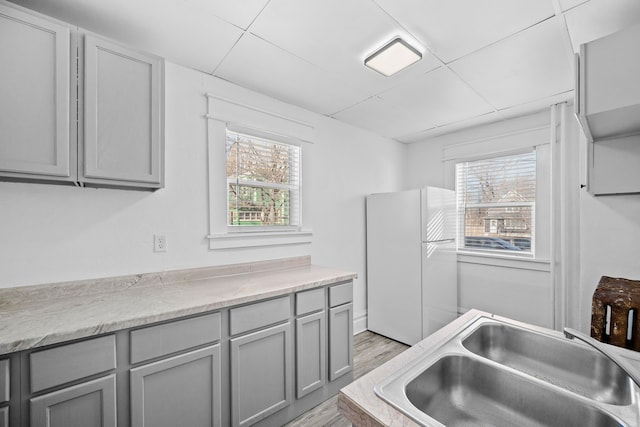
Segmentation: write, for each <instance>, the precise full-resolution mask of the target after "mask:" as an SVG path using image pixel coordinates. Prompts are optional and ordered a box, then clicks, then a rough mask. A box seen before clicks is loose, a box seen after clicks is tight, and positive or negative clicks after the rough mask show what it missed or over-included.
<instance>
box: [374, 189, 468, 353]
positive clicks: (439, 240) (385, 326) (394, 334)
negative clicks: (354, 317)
mask: <svg viewBox="0 0 640 427" xmlns="http://www.w3.org/2000/svg"><path fill="white" fill-rule="evenodd" d="M455 211H456V209H455V193H454V192H453V191H451V190H446V189H443V188H435V187H427V188H422V189H416V190H409V191H401V192H395V193H380V194H372V195H370V196H368V197H367V210H366V212H367V328H368V329H369V330H370V331H373V332H376V333H378V334H381V335H384V336H386V337H389V338H392V339H394V340H396V341H400V342H403V343H405V344H409V345H413V344H415V343H417V342H418V341H420V340H422V339H423V338H425V337H426V336H428V335H430V334H431V333H433V332H434V331H436V330H438V329H439V328H441V327H442V326H444V325H446V324H447V323H449V322H451V321H452V320H454V319H455V318H456V317H457V311H458V290H457V288H458V286H457V265H456V244H455V236H456V213H455Z"/></svg>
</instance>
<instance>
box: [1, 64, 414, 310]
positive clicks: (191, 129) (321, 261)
mask: <svg viewBox="0 0 640 427" xmlns="http://www.w3.org/2000/svg"><path fill="white" fill-rule="evenodd" d="M206 92H212V93H214V94H218V95H220V96H223V97H225V98H227V99H231V100H237V101H239V102H243V103H247V104H250V105H253V106H256V107H259V108H262V109H264V110H266V111H271V112H275V113H278V114H282V115H286V116H289V117H293V118H299V119H300V120H304V121H306V122H311V123H313V124H314V125H315V127H316V141H315V144H312V145H305V147H304V149H305V150H306V152H305V164H304V165H303V168H304V171H303V174H304V175H303V179H304V195H303V197H304V206H305V209H307V212H306V213H307V214H308V219H309V221H308V222H309V224H307V225H308V226H310V228H311V229H312V231H313V242H312V244H311V245H295V246H290V247H268V248H259V249H256V248H254V249H234V250H219V251H212V250H209V249H208V241H207V239H206V238H205V236H206V235H207V234H208V232H209V230H208V228H209V212H208V196H209V195H208V186H207V134H206V130H207V121H206V119H205V118H204V114H205V113H206V100H205V96H204V94H205V93H206ZM165 126H166V137H165V146H166V162H165V164H166V172H165V174H166V175H165V182H166V186H165V188H164V189H161V190H158V191H156V192H153V193H151V192H142V191H125V190H110V189H90V188H76V187H66V186H60V185H44V184H25V183H9V182H0V201H1V202H0V206H1V207H0V287H3V288H4V287H15V286H22V285H30V284H39V283H53V282H60V281H70V280H80V279H88V278H96V277H106V276H117V275H125V274H135V273H144V272H152V271H162V270H173V269H181V268H190V267H200V266H210V265H221V264H228V263H237V262H248V261H257V260H264V259H273V258H280V257H287V256H299V255H308V254H311V255H312V262H313V263H315V264H318V265H326V266H331V267H337V268H342V269H345V270H349V271H354V272H356V273H357V274H358V279H357V280H356V281H355V291H354V295H355V303H354V312H355V316H356V317H362V316H363V315H364V313H365V310H366V291H365V283H366V264H365V260H366V258H365V257H366V254H365V222H364V218H365V216H364V200H365V196H366V195H367V194H369V193H372V192H380V191H393V190H398V189H400V188H401V187H402V172H401V171H402V162H403V153H404V150H405V146H404V145H402V144H400V143H397V142H395V141H392V140H389V139H386V138H383V137H380V136H377V135H375V134H373V133H370V132H366V131H363V130H361V129H357V128H354V127H351V126H348V125H345V124H342V123H340V122H338V121H336V120H332V119H329V118H326V117H323V116H319V115H317V114H314V113H311V112H309V111H306V110H302V109H300V108H297V107H294V106H292V105H288V104H285V103H282V102H279V101H277V100H275V99H272V98H269V97H266V96H263V95H259V94H256V93H254V92H251V91H248V90H246V89H243V88H240V87H237V86H235V85H232V84H230V83H228V82H225V81H223V80H220V79H216V78H213V77H211V76H209V75H206V74H203V73H199V72H196V71H193V70H190V69H186V68H184V67H181V66H178V65H174V64H169V63H168V64H167V66H166V121H165ZM220 203H225V201H224V200H220ZM154 234H164V235H166V237H167V244H168V251H167V252H166V253H154V252H153V235H154Z"/></svg>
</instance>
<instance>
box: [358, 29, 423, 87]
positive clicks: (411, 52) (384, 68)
mask: <svg viewBox="0 0 640 427" xmlns="http://www.w3.org/2000/svg"><path fill="white" fill-rule="evenodd" d="M420 59H422V54H421V53H420V52H418V51H417V50H416V49H414V48H413V47H411V46H409V44H408V43H407V42H405V41H404V40H402V39H401V38H397V39H394V40H393V41H391V42H390V43H389V44H387V45H386V46H384V47H382V48H380V49H378V50H377V51H376V52H375V53H373V55H371V56H369V57H368V58H367V59H365V60H364V65H366V66H367V67H369V68H371V69H372V70H375V71H377V72H379V73H380V74H382V75H384V76H387V77H389V76H391V75H393V74H395V73H397V72H398V71H400V70H403V69H405V68H407V67H408V66H409V65H411V64H413V63H415V62H418V61H419V60H420Z"/></svg>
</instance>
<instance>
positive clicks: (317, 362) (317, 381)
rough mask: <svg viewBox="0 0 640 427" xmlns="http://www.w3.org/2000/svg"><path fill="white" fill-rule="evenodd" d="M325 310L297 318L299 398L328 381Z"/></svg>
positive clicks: (297, 394) (297, 391) (297, 389)
mask: <svg viewBox="0 0 640 427" xmlns="http://www.w3.org/2000/svg"><path fill="white" fill-rule="evenodd" d="M326 317H327V316H326V314H325V312H324V311H321V312H319V313H315V314H310V315H308V316H304V317H301V318H299V319H296V396H297V398H298V399H300V398H301V397H303V396H305V395H306V394H308V393H311V392H312V391H314V390H316V389H318V388H320V387H322V386H323V385H324V384H325V383H326V381H327V373H326V365H327V357H326V354H327V345H326V342H327V334H326V327H325V324H326Z"/></svg>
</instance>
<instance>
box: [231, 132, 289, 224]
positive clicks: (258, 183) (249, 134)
mask: <svg viewBox="0 0 640 427" xmlns="http://www.w3.org/2000/svg"><path fill="white" fill-rule="evenodd" d="M237 129H242V130H237ZM227 132H232V133H236V134H240V135H244V136H246V137H249V138H251V137H254V138H256V139H260V140H263V141H270V142H274V143H277V144H282V145H292V146H296V147H298V149H299V153H298V156H299V158H298V164H297V165H296V166H297V169H298V171H297V172H298V176H297V177H296V184H276V183H272V182H262V181H251V180H236V179H233V178H228V177H227V187H226V188H227V192H226V196H227V197H226V199H225V201H226V202H227V213H228V212H229V184H238V185H247V186H251V187H263V188H280V189H286V190H289V191H290V194H293V197H291V196H290V200H289V203H290V205H289V212H290V213H289V224H288V225H268V226H247V225H232V224H229V221H228V217H227V231H228V232H229V233H257V232H268V233H274V232H294V231H301V223H302V147H301V144H300V143H299V142H297V141H296V142H294V141H291V139H290V138H287V139H288V141H284V140H283V139H284V138H283V137H278V136H276V135H272V136H270V137H268V136H266V135H265V133H264V132H260V131H256V130H250V129H243V128H239V127H238V126H234V125H229V124H228V125H227V130H226V131H225V149H226V139H227ZM291 212H293V215H292V214H291Z"/></svg>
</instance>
